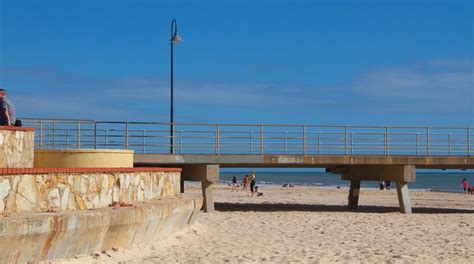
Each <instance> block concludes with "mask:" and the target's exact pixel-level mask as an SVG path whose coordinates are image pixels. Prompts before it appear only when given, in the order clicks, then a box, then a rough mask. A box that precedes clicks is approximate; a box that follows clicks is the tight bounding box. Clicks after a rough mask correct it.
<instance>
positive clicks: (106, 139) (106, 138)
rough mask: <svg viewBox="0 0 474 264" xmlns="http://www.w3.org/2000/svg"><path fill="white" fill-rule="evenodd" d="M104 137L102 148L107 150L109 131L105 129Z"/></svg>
mask: <svg viewBox="0 0 474 264" xmlns="http://www.w3.org/2000/svg"><path fill="white" fill-rule="evenodd" d="M104 137H105V143H104V144H105V146H104V147H105V149H108V147H109V146H108V145H107V143H108V141H109V130H108V129H105V135H104Z"/></svg>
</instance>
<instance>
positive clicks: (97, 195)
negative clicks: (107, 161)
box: [0, 171, 181, 216]
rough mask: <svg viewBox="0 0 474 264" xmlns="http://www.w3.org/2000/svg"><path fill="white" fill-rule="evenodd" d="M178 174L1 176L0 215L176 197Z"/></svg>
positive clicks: (95, 207) (81, 208)
mask: <svg viewBox="0 0 474 264" xmlns="http://www.w3.org/2000/svg"><path fill="white" fill-rule="evenodd" d="M180 177H181V174H180V172H161V171H154V172H108V173H101V172H96V173H93V172H90V173H43V174H16V175H15V174H11V175H5V174H3V175H0V215H4V216H5V215H11V214H16V213H20V212H47V211H66V210H87V209H97V208H105V207H108V206H109V205H110V204H111V203H112V202H124V203H134V202H144V201H150V200H154V199H157V198H169V197H178V195H179V193H180V190H179V188H180Z"/></svg>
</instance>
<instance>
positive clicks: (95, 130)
mask: <svg viewBox="0 0 474 264" xmlns="http://www.w3.org/2000/svg"><path fill="white" fill-rule="evenodd" d="M94 149H97V122H95V121H94Z"/></svg>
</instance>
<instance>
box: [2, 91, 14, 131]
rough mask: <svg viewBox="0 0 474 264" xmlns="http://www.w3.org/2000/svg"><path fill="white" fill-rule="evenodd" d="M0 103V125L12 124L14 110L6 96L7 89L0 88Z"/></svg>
mask: <svg viewBox="0 0 474 264" xmlns="http://www.w3.org/2000/svg"><path fill="white" fill-rule="evenodd" d="M0 105H1V107H2V111H1V113H0V125H2V126H13V125H15V123H16V110H15V106H14V105H13V103H12V102H10V100H8V98H7V91H5V89H0Z"/></svg>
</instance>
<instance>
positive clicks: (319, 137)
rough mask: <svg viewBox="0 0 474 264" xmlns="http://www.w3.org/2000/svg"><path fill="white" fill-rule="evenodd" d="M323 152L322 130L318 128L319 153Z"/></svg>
mask: <svg viewBox="0 0 474 264" xmlns="http://www.w3.org/2000/svg"><path fill="white" fill-rule="evenodd" d="M319 154H321V130H319V129H318V155H319Z"/></svg>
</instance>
